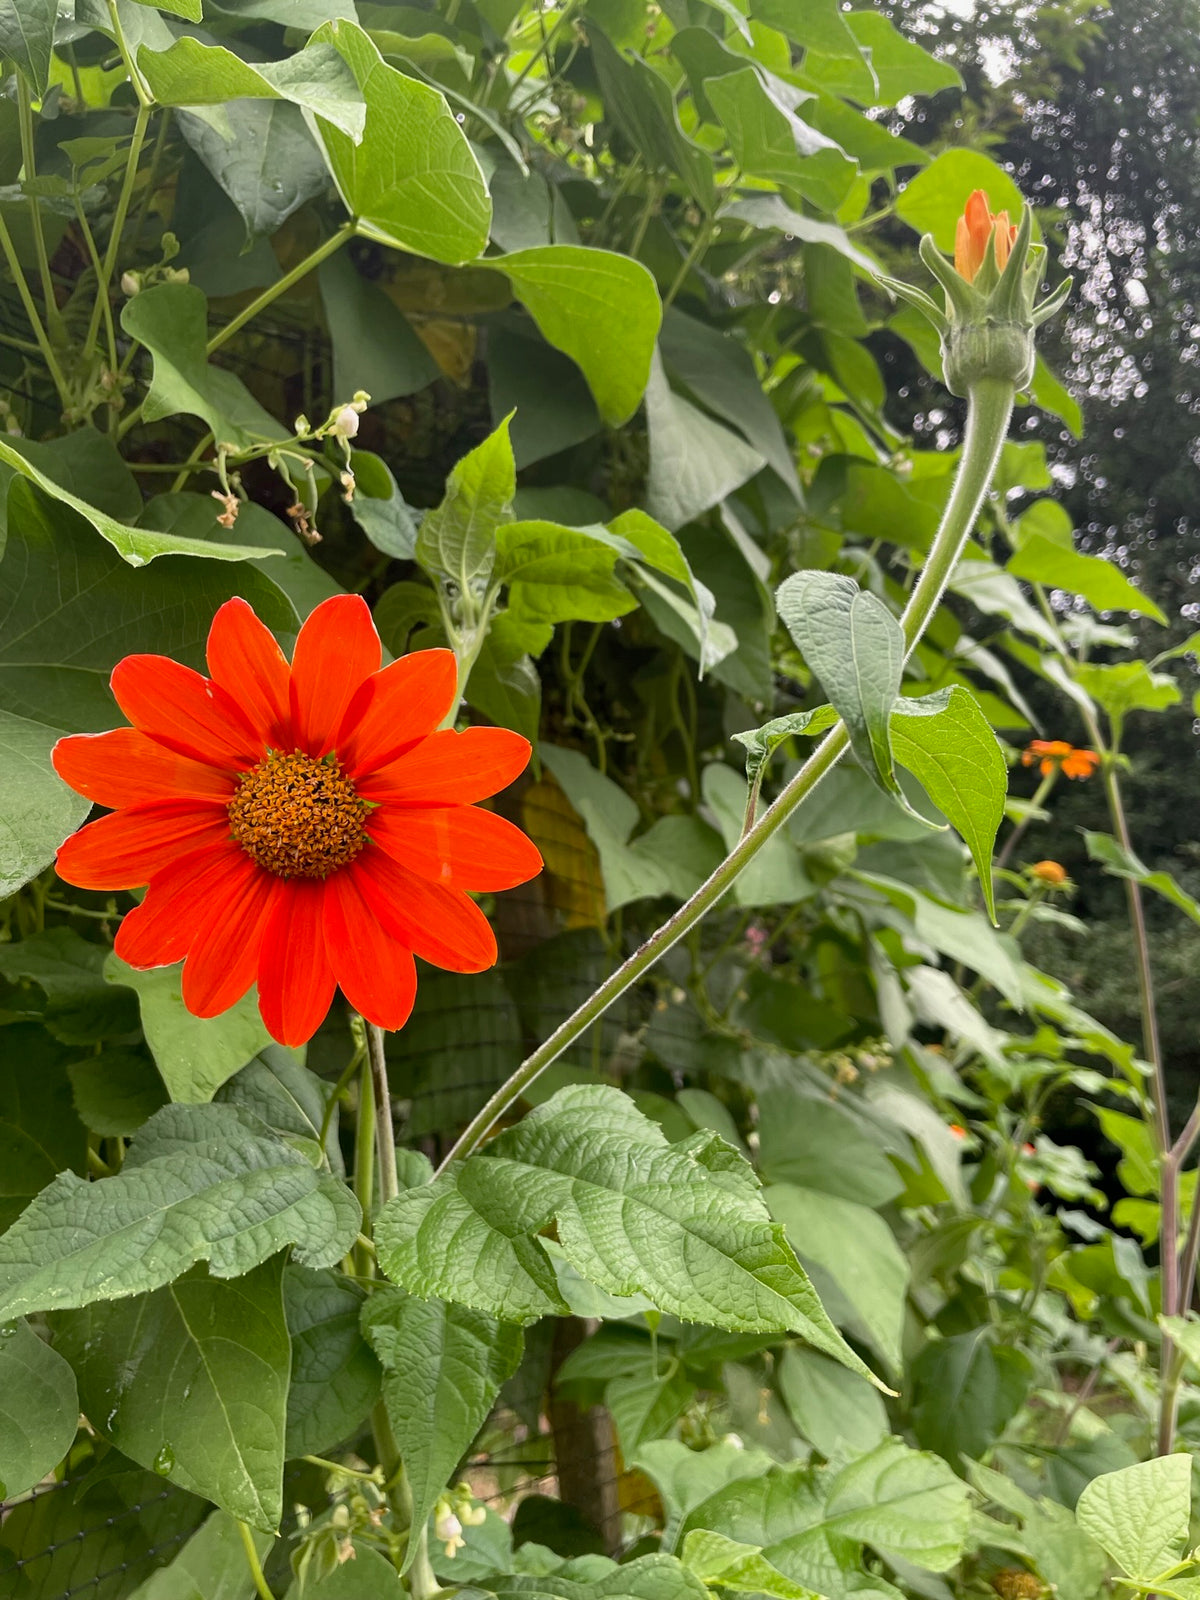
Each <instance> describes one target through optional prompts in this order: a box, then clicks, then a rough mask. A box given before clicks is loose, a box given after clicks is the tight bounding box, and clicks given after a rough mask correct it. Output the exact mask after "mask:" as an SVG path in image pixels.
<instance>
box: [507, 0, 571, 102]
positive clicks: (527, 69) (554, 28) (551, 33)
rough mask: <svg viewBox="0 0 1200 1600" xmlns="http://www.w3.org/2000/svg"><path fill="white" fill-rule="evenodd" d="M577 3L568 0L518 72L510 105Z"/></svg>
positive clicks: (510, 97) (511, 93) (510, 90)
mask: <svg viewBox="0 0 1200 1600" xmlns="http://www.w3.org/2000/svg"><path fill="white" fill-rule="evenodd" d="M575 3H576V0H567V3H566V5H565V6H563V8H562V10H561V11H560V12H559V14H558V16H557V18H556V19H555V20H554V22H553V23H551V25H550V28H549V29H548V30H547V32H546V33H544V34H543V36H542V42H541V44H539V45H538V47H537V49H536V50H535V51H534V52H533V54H532V55H531V56H530V58H529V60H528V61H527V62H526V63H525V65H524V66H523V67H522V68H521V70H520V72H518V73H517V76H516V77H515V78H514V79H513V81H512V84H511V86H510V88H509V91H508V100H509V104H510V105H511V104H512V97H513V95H514V94H516V92H517V90H518V89H519V88H520V87H521V85H522V84H523V83H524V82H525V79H526V78H527V77H528V76H529V74H530V73H531V72H532V71H533V69H534V67H535V66H537V64H538V62H539V61H540V60H541V59H542V57H543V56H544V55H545V54H546V53H547V51H548V50H549V49H550V46H551V45H552V44H553V43H554V40H555V39H556V38H557V37H558V35H559V33H561V31H562V28H563V24H564V23H565V22H566V21H567V20H568V18H569V17H570V16H571V14H572V13H573V11H574V10H575Z"/></svg>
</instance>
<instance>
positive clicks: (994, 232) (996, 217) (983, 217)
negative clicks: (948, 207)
mask: <svg viewBox="0 0 1200 1600" xmlns="http://www.w3.org/2000/svg"><path fill="white" fill-rule="evenodd" d="M1016 237H1017V230H1016V228H1015V227H1014V226H1013V224H1012V223H1011V222H1010V221H1009V220H1008V212H1007V211H1000V212H993V211H992V210H991V209H990V207H989V205H988V197H987V195H986V193H985V192H984V191H983V190H982V189H976V190H975V192H974V193H973V194H972V195H971V198H970V199H969V200H968V201H967V206H966V210H965V211H964V212H963V214H962V216H961V217H959V219H958V228H957V230H956V232H955V236H954V267H955V271H956V272H957V273H958V275H959V277H961V278H965V279H966V280H967V282H968V283H974V281H975V278H976V277H977V275H978V273H979V269H980V267H982V266H983V263H984V262H985V261H986V260H987V252H988V246H989V244H991V242H992V240H993V239H995V241H996V265H997V267H999V269H1000V271H1001V272H1003V271H1004V264H1005V262H1006V261H1007V260H1008V257H1009V253H1010V252H1011V250H1012V247H1013V241H1014V240H1015V239H1016Z"/></svg>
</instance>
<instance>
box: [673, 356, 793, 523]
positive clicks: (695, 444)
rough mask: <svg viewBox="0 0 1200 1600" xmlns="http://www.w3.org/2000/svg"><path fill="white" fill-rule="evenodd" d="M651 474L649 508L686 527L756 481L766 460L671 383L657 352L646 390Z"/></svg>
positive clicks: (738, 434)
mask: <svg viewBox="0 0 1200 1600" xmlns="http://www.w3.org/2000/svg"><path fill="white" fill-rule="evenodd" d="M646 427H647V431H648V432H649V435H650V472H649V476H648V478H647V480H646V509H647V511H648V512H649V513H650V515H651V516H652V517H653V518H655V519H656V520H657V521H658V522H661V523H662V524H663V526H664V527H666V528H671V529H675V528H681V527H683V525H684V523H686V522H691V521H692V519H693V518H694V517H698V516H699V515H700V513H701V512H702V511H707V510H708V509H709V507H710V506H715V505H718V504H719V503H720V502H721V501H722V500H724V498H725V497H726V495H728V494H732V492H733V491H734V490H735V489H736V488H738V487H739V486H740V485H741V484H743V483H745V482H746V480H747V478H752V477H754V475H755V473H757V472H759V471H760V470H761V469H762V467H764V466H765V465H766V457H765V456H763V455H762V454H760V452H759V451H757V450H756V449H754V447H753V446H752V445H750V444H747V442H746V440H745V439H743V437H742V436H741V434H740V433H734V432H733V431H732V429H730V428H726V427H723V426H722V425H721V423H719V422H715V421H714V420H713V419H712V417H710V416H709V415H708V414H707V413H706V412H704V411H701V410H700V409H699V407H698V406H694V405H693V404H692V403H691V401H690V400H685V399H684V397H683V396H682V395H679V394H676V393H675V391H674V390H673V389H672V388H671V385H670V384H669V383H668V382H667V375H666V372H665V370H664V368H663V364H662V358H661V357H660V356H659V354H658V352H657V350H656V351H655V353H654V359H653V360H652V362H651V364H650V379H649V382H648V384H647V386H646Z"/></svg>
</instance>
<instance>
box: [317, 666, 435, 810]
mask: <svg viewBox="0 0 1200 1600" xmlns="http://www.w3.org/2000/svg"><path fill="white" fill-rule="evenodd" d="M457 688H458V662H457V661H456V659H455V656H454V652H453V650H417V651H415V652H414V653H413V654H412V655H410V656H402V657H401V658H400V660H399V661H393V662H392V664H391V666H388V667H384V669H383V671H382V672H376V673H375V674H374V675H373V676H372V677H370V678H368V679H367V681H366V683H364V684H363V686H362V688H361V689H359V691H358V693H357V694H356V695H355V696H354V699H353V700H352V701H351V703H350V706H349V708H348V709H347V711H346V716H345V719H344V721H343V723H342V730H341V732H340V734H339V736H338V741H337V747H338V754H339V755H340V756H341V759H342V765H343V766H344V767H345V769H346V771H347V773H348V774H349V775H350V777H352V778H355V777H357V776H358V774H359V773H361V772H370V771H372V770H373V769H374V768H376V767H382V766H384V765H386V763H387V762H389V761H394V760H395V759H396V757H397V756H399V755H402V754H403V753H404V751H405V750H407V749H409V747H410V746H412V745H414V744H416V742H417V741H418V740H419V739H424V738H425V737H426V735H428V734H431V733H432V732H433V730H434V729H435V728H436V727H437V725H438V723H439V722H441V720H442V718H443V717H444V716H445V715H446V713H447V712H448V711H449V709H450V707H451V706H452V705H453V704H454V694H455V690H456V689H457Z"/></svg>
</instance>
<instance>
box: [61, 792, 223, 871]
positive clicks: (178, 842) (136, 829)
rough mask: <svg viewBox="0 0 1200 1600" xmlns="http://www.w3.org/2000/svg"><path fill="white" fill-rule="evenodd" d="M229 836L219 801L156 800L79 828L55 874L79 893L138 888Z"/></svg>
mask: <svg viewBox="0 0 1200 1600" xmlns="http://www.w3.org/2000/svg"><path fill="white" fill-rule="evenodd" d="M228 838H229V817H228V815H227V814H226V811H225V807H224V805H223V804H222V803H221V802H220V801H219V800H212V801H208V800H155V801H151V802H149V803H148V804H145V805H137V806H129V807H128V808H127V809H126V810H124V811H114V812H113V814H112V815H111V816H109V817H101V818H100V820H99V821H98V822H89V823H88V825H87V827H85V828H80V830H79V832H78V833H73V834H72V835H71V837H70V838H69V839H68V840H67V841H66V843H65V844H63V845H60V847H59V851H58V858H57V860H56V861H55V871H56V872H57V873H58V875H59V877H60V878H64V879H65V880H66V881H67V883H73V884H75V886H76V887H77V888H79V889H136V888H137V887H138V886H139V885H140V884H143V883H149V882H150V879H151V878H152V877H153V876H154V875H155V873H156V872H161V871H162V870H163V868H164V867H167V866H169V865H170V864H171V862H172V861H174V860H175V858H176V857H177V856H180V855H183V854H185V853H186V852H188V851H192V850H196V849H199V847H200V846H201V845H206V844H207V845H214V844H222V843H224V841H225V840H227V839H228Z"/></svg>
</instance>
